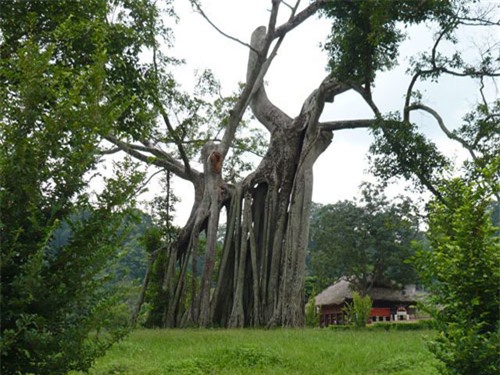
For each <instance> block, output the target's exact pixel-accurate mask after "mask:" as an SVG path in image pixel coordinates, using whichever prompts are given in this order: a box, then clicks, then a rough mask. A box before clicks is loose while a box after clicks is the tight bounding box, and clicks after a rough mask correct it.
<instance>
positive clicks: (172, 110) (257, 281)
mask: <svg viewBox="0 0 500 375" xmlns="http://www.w3.org/2000/svg"><path fill="white" fill-rule="evenodd" d="M192 3H193V5H194V7H195V9H196V10H197V11H199V12H200V13H201V14H202V15H203V16H205V15H204V13H203V9H202V8H201V5H200V4H199V3H198V2H196V1H193V2H192ZM468 11H469V8H468V7H467V4H464V3H462V2H448V1H423V2H418V3H416V2H413V1H403V0H401V1H396V2H395V1H335V2H332V1H327V0H316V1H312V2H310V3H309V4H308V5H307V6H305V7H302V8H299V2H297V3H296V4H295V5H294V6H287V4H285V2H283V1H279V0H274V1H272V2H271V10H270V12H269V14H270V16H269V20H268V22H267V26H261V27H258V28H257V29H255V31H254V32H253V33H252V37H251V40H250V43H249V44H248V43H244V42H241V41H239V42H240V43H242V44H244V45H246V46H247V47H248V48H249V59H248V66H247V77H246V82H245V85H244V86H243V87H242V88H241V90H240V91H239V92H238V93H237V94H235V95H234V96H232V97H230V98H224V99H222V98H219V97H217V95H216V96H215V98H214V96H213V95H214V94H217V87H216V84H215V83H216V82H214V80H213V79H212V77H211V76H209V75H206V74H205V75H203V76H202V77H201V78H202V80H201V81H200V84H199V85H198V87H199V88H200V90H197V92H195V95H194V96H188V95H185V94H182V93H181V92H180V90H179V89H178V87H177V86H176V85H175V84H174V83H173V82H172V80H171V79H169V78H171V77H170V76H169V75H168V74H167V71H168V66H167V65H165V64H164V62H165V60H164V59H163V60H162V55H161V54H160V52H159V49H157V47H159V46H158V45H154V47H153V49H154V51H153V54H152V59H153V66H154V68H153V70H152V71H151V76H152V78H153V79H152V81H151V82H152V84H151V85H147V86H143V88H144V90H145V92H147V93H148V94H147V95H148V96H149V97H150V98H151V99H152V101H151V105H152V107H154V109H155V110H156V111H158V113H159V114H160V117H161V122H160V123H159V124H158V127H157V128H156V129H155V131H154V132H152V133H147V132H144V133H142V134H140V135H139V136H138V137H136V138H135V142H133V141H132V140H131V139H130V138H124V136H123V133H121V132H120V131H121V130H120V128H118V130H116V129H114V130H113V131H112V132H110V133H109V134H108V135H107V139H108V140H109V141H110V142H112V143H114V144H115V145H116V146H118V147H119V148H120V149H122V150H124V151H125V152H127V153H129V154H130V155H132V156H134V157H136V158H138V159H140V160H142V161H144V162H146V163H149V164H150V165H155V166H157V167H159V168H165V169H168V170H170V171H171V172H172V173H173V174H175V175H177V176H179V177H180V178H183V179H185V180H187V181H190V182H191V183H192V185H193V187H194V191H195V200H194V204H193V207H192V210H191V215H190V217H189V219H188V221H187V223H186V225H185V227H184V228H183V229H182V230H181V232H180V233H179V236H178V238H177V240H176V241H175V242H174V243H173V244H172V245H171V246H170V247H169V248H168V250H166V252H165V257H164V259H165V260H164V262H165V265H164V267H165V270H166V277H165V279H164V284H163V285H164V290H165V291H166V296H165V306H164V314H163V316H164V318H163V325H165V326H183V325H188V324H194V325H202V326H208V325H217V326H229V327H238V326H252V325H254V326H260V325H269V326H299V325H302V324H303V323H304V301H303V297H302V295H303V293H302V289H303V285H304V267H305V255H306V247H307V243H308V231H309V224H308V212H309V209H310V205H311V194H312V167H313V165H314V163H315V161H316V159H317V158H318V156H319V155H320V154H321V153H322V152H323V151H324V150H325V149H326V148H327V147H328V145H329V144H330V142H331V140H332V134H333V132H335V131H340V130H342V129H352V128H363V127H364V128H372V129H373V131H374V134H375V139H376V141H375V145H374V150H378V151H380V152H379V154H378V155H382V154H383V153H385V154H389V155H390V157H388V158H387V159H382V158H381V159H380V160H379V162H378V163H377V164H378V165H379V166H380V167H381V169H383V168H382V167H384V168H385V171H386V172H387V173H389V172H390V173H393V174H400V175H403V176H405V177H407V178H411V177H416V179H417V180H418V181H420V182H421V183H422V184H423V185H424V186H425V187H427V188H428V189H429V190H431V191H432V192H433V193H435V194H439V192H438V190H437V189H436V187H435V183H436V181H437V174H438V173H439V172H441V171H443V170H444V169H445V168H446V167H447V165H448V164H447V160H446V158H445V157H443V156H442V155H441V154H439V152H438V150H437V148H436V147H435V145H434V144H433V143H432V142H431V141H430V140H428V139H427V138H426V137H425V136H424V135H422V134H421V133H419V131H418V126H417V124H415V123H413V122H412V119H411V116H410V115H411V114H412V113H414V112H415V111H417V110H424V111H427V112H429V107H426V106H424V105H423V104H422V103H421V101H418V100H417V99H418V95H415V92H414V91H415V90H414V86H415V84H416V82H417V81H419V80H420V79H428V78H433V79H437V78H439V76H440V75H443V74H450V75H454V76H472V77H476V78H479V79H480V78H484V77H488V76H494V75H496V74H498V71H497V70H496V69H497V67H495V66H494V63H495V62H494V60H493V59H488V58H486V57H487V56H486V55H485V59H483V61H482V65H481V66H480V67H479V68H477V67H473V66H466V65H465V64H464V63H462V64H457V57H453V58H448V57H446V56H445V55H444V53H440V52H439V48H440V46H441V43H442V41H443V40H444V39H452V34H453V32H454V30H456V29H457V28H458V27H462V26H463V27H465V26H466V25H477V24H491V23H489V22H488V21H484V22H483V17H473V16H471V14H470V13H467V12H468ZM284 12H289V14H288V20H287V21H285V22H284V23H282V24H278V19H279V18H278V15H279V14H281V13H284ZM317 13H322V14H324V15H325V16H326V17H328V18H329V19H331V20H332V25H333V26H332V32H331V35H330V36H329V37H328V41H327V43H325V47H326V49H327V51H328V52H329V54H330V63H329V72H328V74H327V75H326V77H325V79H324V80H323V82H322V83H321V84H320V85H319V87H318V88H317V89H316V90H314V91H313V92H312V93H311V94H310V95H309V97H308V98H307V99H306V100H305V101H304V104H303V106H302V108H301V110H300V111H299V115H298V116H296V117H291V116H289V115H288V114H286V113H285V112H284V111H282V110H281V109H280V108H278V107H277V106H276V105H274V104H273V103H272V102H271V100H270V99H269V98H268V95H267V93H266V87H265V85H264V84H263V82H264V77H265V75H266V72H267V71H268V69H269V66H270V65H271V64H272V61H273V59H274V57H275V56H276V54H277V52H278V50H279V48H280V46H281V44H282V43H283V41H284V40H285V38H286V35H287V33H288V32H290V31H291V30H293V29H295V28H298V27H299V26H300V25H301V24H302V23H303V22H304V21H306V20H307V19H309V18H311V16H313V15H314V14H317ZM205 17H206V16H205ZM420 22H434V24H435V25H436V26H437V27H438V28H439V30H440V31H439V33H438V35H437V37H436V41H435V44H434V46H432V49H431V53H430V54H429V55H424V56H422V57H421V58H420V59H417V60H418V61H416V63H415V72H414V73H415V74H414V76H413V77H412V79H411V80H410V85H409V88H408V93H407V95H406V97H405V100H404V102H403V108H402V113H403V115H402V116H401V115H399V114H395V113H393V114H388V115H385V114H383V113H381V111H380V110H379V109H378V107H377V105H376V103H375V101H374V98H373V96H372V89H373V85H374V79H375V77H376V73H377V72H378V71H380V70H384V69H389V68H391V67H392V66H394V65H395V64H396V62H397V60H396V57H397V52H398V47H399V44H400V42H401V41H402V40H403V39H404V34H403V33H402V32H401V31H400V29H399V26H400V25H411V24H415V23H420ZM166 62H168V61H166ZM348 91H354V92H357V93H359V94H360V95H361V97H362V98H363V99H364V100H365V101H366V103H367V104H368V105H369V106H370V108H371V109H372V110H373V113H374V118H369V119H358V120H350V121H332V122H323V121H320V116H321V114H322V112H323V109H324V106H325V104H326V103H328V102H331V101H333V100H334V98H335V97H336V96H337V95H340V94H342V93H345V92H348ZM207 95H208V96H207ZM210 95H212V96H211V97H210ZM248 106H249V107H250V108H251V111H252V113H253V115H254V116H255V118H256V119H257V120H258V122H259V123H260V125H262V128H263V129H264V130H265V131H267V132H268V134H269V137H270V140H269V143H268V145H267V146H266V150H265V152H264V153H263V156H262V159H261V160H260V162H259V164H258V166H257V167H256V168H255V170H254V171H253V172H252V173H250V174H248V175H247V176H245V177H242V178H236V179H232V178H231V179H229V178H227V177H230V176H231V174H230V172H229V170H228V169H227V164H228V162H229V160H231V155H232V153H233V152H234V151H235V150H238V149H241V147H234V146H238V143H239V142H240V137H241V136H240V135H238V132H240V134H242V132H241V125H242V119H243V118H244V114H245V111H246V109H247V107H248ZM430 113H433V112H430ZM202 125H204V126H202ZM440 125H441V122H440ZM445 133H446V132H445ZM200 135H201V137H200ZM219 135H220V136H219ZM195 155H201V164H202V166H200V169H197V168H196V164H195V163H193V157H194V156H195ZM224 168H226V169H224ZM223 207H225V208H226V209H227V218H228V222H227V226H226V228H227V229H226V233H225V243H224V247H223V251H222V254H221V255H220V259H218V261H217V252H216V241H217V238H218V233H217V231H218V225H219V216H220V210H221V209H222V208H223ZM202 232H205V235H206V246H205V249H204V251H203V253H202V252H200V251H199V243H200V241H199V239H200V233H202ZM201 257H203V261H201V260H200V258H201ZM200 264H202V265H203V266H202V268H201V269H200ZM199 274H201V276H200V277H197V275H199ZM188 290H189V293H188ZM188 296H189V298H188Z"/></svg>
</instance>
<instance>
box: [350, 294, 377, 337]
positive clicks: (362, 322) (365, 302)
mask: <svg viewBox="0 0 500 375" xmlns="http://www.w3.org/2000/svg"><path fill="white" fill-rule="evenodd" d="M371 311H372V300H371V298H370V296H368V295H366V296H362V295H360V294H359V293H358V292H353V293H352V303H351V304H348V305H347V306H346V307H345V312H346V314H347V320H348V321H349V322H350V323H351V324H353V325H354V326H355V327H358V328H363V327H366V323H368V321H369V320H370V312H371Z"/></svg>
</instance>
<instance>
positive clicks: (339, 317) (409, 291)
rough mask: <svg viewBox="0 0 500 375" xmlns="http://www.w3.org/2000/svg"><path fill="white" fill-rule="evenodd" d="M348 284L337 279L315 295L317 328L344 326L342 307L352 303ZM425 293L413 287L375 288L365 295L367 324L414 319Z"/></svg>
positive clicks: (343, 280)
mask: <svg viewBox="0 0 500 375" xmlns="http://www.w3.org/2000/svg"><path fill="white" fill-rule="evenodd" d="M352 293H353V290H352V289H351V284H350V283H349V282H348V281H347V280H345V279H340V280H339V281H338V282H337V283H335V284H333V285H331V286H329V287H328V288H326V289H325V290H324V291H322V292H321V293H320V294H318V295H317V296H316V308H317V309H318V310H319V311H320V325H321V326H322V327H327V326H329V325H330V324H345V323H346V314H345V311H344V308H345V307H346V305H347V304H350V303H352ZM424 294H425V293H423V292H418V291H417V290H416V287H415V285H408V286H406V287H405V288H404V289H401V290H397V289H391V288H389V287H382V286H375V287H373V288H372V289H371V290H370V292H369V293H368V295H369V296H370V298H371V299H372V310H371V313H370V321H371V322H376V321H402V320H413V319H416V308H415V305H416V303H417V302H418V301H419V300H420V299H421V298H422V297H423V295H424Z"/></svg>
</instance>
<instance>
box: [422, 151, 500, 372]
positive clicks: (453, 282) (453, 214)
mask: <svg viewBox="0 0 500 375" xmlns="http://www.w3.org/2000/svg"><path fill="white" fill-rule="evenodd" d="M497 159H498V158H497ZM484 186H486V185H483V187H481V186H479V184H478V183H475V182H474V183H472V182H469V183H466V182H464V181H463V180H460V179H455V180H451V181H450V182H448V183H447V185H446V187H445V188H443V189H442V196H443V199H444V200H434V201H433V202H432V204H431V205H430V212H429V220H428V225H429V231H428V238H429V241H430V245H431V251H425V250H422V249H421V250H420V251H419V252H418V253H417V256H416V266H417V268H418V270H419V273H420V276H421V278H422V280H423V281H424V282H425V284H426V285H427V288H428V289H429V291H430V292H431V298H430V303H431V304H430V311H431V313H432V316H433V317H434V319H435V320H436V323H437V328H438V331H439V335H438V336H437V338H436V340H435V341H434V342H432V343H431V346H432V349H433V352H434V353H435V354H436V356H437V358H438V359H440V360H441V362H442V363H443V364H444V366H443V368H442V371H443V373H445V374H464V375H465V374H483V375H493V374H498V373H499V371H500V367H499V362H500V357H499V356H498V353H499V349H500V346H499V343H500V335H499V333H500V331H499V329H500V325H499V311H500V304H499V298H498V290H499V285H500V246H499V237H498V236H495V235H494V233H495V228H494V227H493V225H492V223H491V216H490V212H489V207H491V205H490V201H489V199H488V197H489V194H488V193H487V189H485V188H484ZM490 186H491V185H490ZM444 202H446V204H445V203H444Z"/></svg>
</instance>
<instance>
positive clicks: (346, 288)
mask: <svg viewBox="0 0 500 375" xmlns="http://www.w3.org/2000/svg"><path fill="white" fill-rule="evenodd" d="M352 292H353V291H352V289H351V284H350V283H349V281H347V280H345V279H340V280H339V281H338V282H337V283H335V284H333V285H331V286H329V287H328V288H326V289H325V290H323V291H322V292H321V293H320V294H318V295H317V296H316V305H317V306H322V305H340V304H342V303H343V302H344V301H345V300H346V299H352ZM368 295H369V296H370V298H371V299H372V300H384V301H393V302H415V301H418V300H420V299H421V297H422V293H418V292H416V291H415V287H414V286H407V287H406V288H405V289H403V290H395V289H390V288H382V287H374V288H372V289H371V291H370V292H369V293H368Z"/></svg>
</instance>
